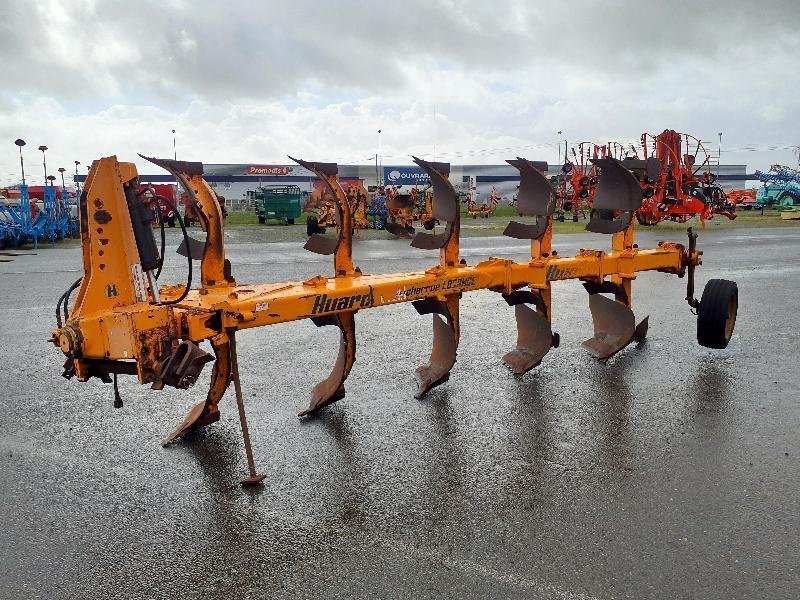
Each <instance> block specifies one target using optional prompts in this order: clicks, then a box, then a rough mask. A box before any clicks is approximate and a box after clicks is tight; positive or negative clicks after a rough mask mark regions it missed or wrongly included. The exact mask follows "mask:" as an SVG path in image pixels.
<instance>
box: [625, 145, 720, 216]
mask: <svg viewBox="0 0 800 600" xmlns="http://www.w3.org/2000/svg"><path fill="white" fill-rule="evenodd" d="M641 147H642V153H643V155H642V158H639V157H638V156H636V157H635V158H626V159H623V160H622V163H623V164H624V166H625V167H626V168H627V169H630V170H631V171H633V172H634V173H635V174H636V176H637V178H638V179H639V182H640V184H641V186H642V194H643V196H644V200H643V201H642V206H641V208H640V209H639V210H638V211H637V212H636V218H637V220H638V221H639V223H640V224H642V225H655V224H656V223H658V222H660V221H663V220H669V221H675V222H678V223H685V222H686V221H688V220H689V219H691V218H692V217H696V216H699V217H700V222H701V223H704V222H705V221H707V220H709V219H711V218H712V217H713V216H714V215H716V214H718V215H723V216H725V217H727V218H728V219H735V218H736V213H735V206H734V205H733V204H732V203H731V202H730V201H729V200H728V198H727V196H726V195H725V191H724V190H723V189H722V188H721V187H719V186H718V185H716V184H715V180H716V175H714V173H712V172H711V170H710V167H711V160H710V156H709V154H708V151H707V150H706V149H705V147H704V146H703V142H701V141H700V140H699V139H697V138H696V137H694V136H692V135H689V134H687V133H679V132H677V131H673V130H671V129H665V130H664V131H663V132H661V133H660V134H658V135H656V136H654V135H651V134H647V133H644V134H642V137H641Z"/></svg>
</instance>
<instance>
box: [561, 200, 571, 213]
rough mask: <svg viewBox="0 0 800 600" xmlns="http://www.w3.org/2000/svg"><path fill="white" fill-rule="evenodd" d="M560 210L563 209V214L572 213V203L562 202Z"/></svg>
mask: <svg viewBox="0 0 800 600" xmlns="http://www.w3.org/2000/svg"><path fill="white" fill-rule="evenodd" d="M561 208H562V209H564V211H565V212H572V202H569V201H567V202H564V205H563V206H562V207H561Z"/></svg>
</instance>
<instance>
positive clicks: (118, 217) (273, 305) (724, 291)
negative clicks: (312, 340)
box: [52, 156, 738, 483]
mask: <svg viewBox="0 0 800 600" xmlns="http://www.w3.org/2000/svg"><path fill="white" fill-rule="evenodd" d="M147 160H149V161H150V162H152V163H154V164H156V165H158V166H161V167H163V168H164V169H166V170H167V171H169V172H170V173H172V174H173V175H174V176H175V177H176V178H177V179H178V181H179V182H180V183H181V184H182V186H183V187H184V188H185V189H186V190H187V191H188V193H189V195H190V197H191V202H192V204H193V205H194V207H195V208H196V212H197V214H198V215H199V218H200V223H201V225H202V228H203V230H205V232H206V239H205V240H204V241H198V240H193V239H191V238H189V237H188V235H187V234H186V231H185V228H183V227H182V229H183V232H184V242H183V244H181V248H180V249H179V252H181V253H182V254H184V255H185V256H187V258H188V267H189V269H190V271H189V272H190V273H191V267H192V263H193V261H195V260H197V261H200V265H199V266H200V286H199V288H197V289H192V287H191V275H190V276H189V278H188V281H187V283H186V285H163V286H159V285H158V282H157V277H156V276H157V274H158V271H159V270H160V266H161V263H162V260H163V247H162V248H161V249H159V247H158V245H157V244H156V242H155V240H154V237H153V233H152V229H151V228H150V225H149V222H150V219H151V215H150V214H149V210H148V208H147V205H146V203H145V201H144V200H143V198H142V196H140V195H139V194H137V187H136V185H137V172H136V168H135V166H134V165H133V164H132V163H120V162H117V159H116V157H114V156H112V157H107V158H102V159H100V160H97V161H95V162H94V164H93V165H92V168H91V171H90V173H89V176H88V179H87V181H86V187H85V189H84V192H83V194H82V196H81V199H80V202H81V211H80V215H81V237H82V247H83V263H84V274H83V277H82V278H81V279H79V280H78V281H76V282H75V284H74V285H73V286H72V287H71V288H70V289H69V290H67V291H66V292H65V293H64V295H63V296H62V297H61V299H60V300H59V302H58V309H57V313H56V315H57V321H58V327H57V329H56V330H55V331H54V332H53V335H52V341H53V343H54V344H55V345H57V346H58V347H59V348H60V349H61V351H62V352H63V353H64V354H65V355H66V357H67V359H66V363H65V366H64V376H65V377H67V378H72V377H73V376H74V377H77V379H78V380H79V381H88V380H89V379H91V378H92V377H97V378H99V379H101V380H102V381H104V382H107V383H110V382H112V381H113V382H114V389H115V405H117V406H121V405H122V401H121V399H120V398H119V395H118V393H117V391H116V380H117V377H118V376H119V375H132V376H135V377H137V378H138V380H139V382H140V383H142V384H151V385H152V388H153V389H162V388H163V387H164V386H172V387H175V388H179V389H186V388H189V387H191V386H192V385H193V384H194V383H195V381H196V380H197V378H198V375H199V374H200V372H201V370H202V369H203V367H204V365H205V364H206V363H209V362H213V370H212V375H211V384H210V388H209V390H208V393H207V395H206V398H205V399H204V400H203V401H202V402H200V403H198V404H197V405H196V406H195V407H194V408H193V409H192V410H191V411H190V412H189V414H188V415H187V417H186V418H185V420H184V421H183V422H182V423H181V424H180V425H179V426H178V428H177V429H176V430H175V431H174V432H173V433H172V434H170V435H169V436H168V437H167V438H166V439H165V440H164V445H167V444H169V443H171V442H173V441H175V440H176V439H178V438H179V437H181V436H182V435H184V434H186V433H188V432H190V431H193V430H197V429H199V428H201V427H204V426H206V425H209V424H210V423H213V422H215V421H217V420H218V419H219V417H220V408H219V403H220V400H221V399H222V397H223V395H224V393H225V391H226V389H227V388H228V386H229V384H230V382H231V381H232V382H233V383H234V388H235V396H236V400H237V404H238V409H239V417H240V420H241V425H242V429H243V433H244V444H245V450H246V453H247V459H248V466H249V469H250V473H249V476H248V477H247V479H245V480H244V481H243V483H256V482H259V481H261V479H263V476H262V475H259V474H258V473H257V472H256V469H255V464H254V461H253V454H252V450H251V446H250V439H249V434H248V430H247V421H246V418H245V411H244V403H243V400H242V391H241V385H240V382H239V372H238V366H237V350H236V333H237V332H238V331H240V330H243V329H251V328H255V327H262V326H265V325H271V324H275V323H281V322H287V321H295V320H300V319H311V320H312V321H313V322H314V324H315V325H317V326H319V327H322V326H333V327H336V328H338V329H339V333H340V335H339V353H338V356H337V359H336V362H335V364H334V366H333V368H332V370H331V372H330V375H329V376H328V377H327V378H326V379H325V380H323V381H321V382H320V383H318V384H317V385H315V386H314V388H313V389H312V391H311V398H310V402H309V404H308V406H307V407H306V408H305V409H303V410H302V412H301V413H300V415H301V416H306V417H310V416H312V415H314V414H316V413H317V412H318V411H320V409H322V408H323V407H325V406H327V405H329V404H331V403H332V402H335V401H337V400H340V399H342V398H343V397H344V396H345V385H344V384H345V380H346V379H347V376H348V374H349V373H350V371H351V369H352V368H353V365H354V363H355V360H356V354H355V351H356V321H357V313H358V312H359V311H361V310H367V309H370V308H374V307H378V306H386V305H390V304H402V303H411V304H412V305H413V307H414V309H415V310H416V311H417V312H418V313H419V314H421V315H431V318H432V326H433V348H432V351H431V354H430V357H429V359H428V361H427V362H426V363H425V364H424V365H422V366H420V367H419V368H418V369H417V370H416V379H417V389H416V397H417V398H421V397H422V396H423V395H425V394H426V393H427V392H428V391H429V390H430V389H432V388H433V387H435V386H438V385H441V384H443V383H444V382H446V381H447V380H448V379H449V377H450V371H451V369H452V368H453V365H454V364H455V362H456V352H457V349H458V343H459V334H460V329H461V322H460V318H459V301H460V298H461V296H462V294H464V293H467V292H472V291H475V290H490V291H492V292H496V293H498V294H501V295H502V296H503V298H504V299H505V301H506V302H507V303H508V305H509V306H511V307H513V312H514V315H515V318H516V325H517V338H516V343H514V342H513V341H511V340H509V341H508V344H509V345H510V346H511V347H512V348H511V350H510V351H509V352H507V353H506V354H505V356H504V357H503V362H504V363H505V364H506V365H507V366H508V367H510V369H511V371H512V372H513V373H514V374H515V375H522V374H524V373H526V372H528V371H529V370H531V369H532V368H534V367H536V366H537V365H538V364H540V363H541V361H542V360H543V359H544V358H545V355H547V353H548V352H549V350H550V348H553V347H557V346H558V345H559V336H558V334H557V333H555V332H553V329H552V325H551V317H552V312H553V306H552V303H551V289H552V286H553V283H554V282H556V281H564V280H580V281H582V282H583V285H584V287H585V289H586V291H587V293H588V303H589V309H590V311H591V315H592V319H593V322H594V335H592V336H591V337H590V338H589V339H588V340H586V341H585V342H583V345H584V346H585V347H586V348H587V349H588V351H589V352H590V353H591V354H592V355H594V356H595V357H597V358H598V359H600V360H602V361H605V360H606V359H608V358H610V357H611V356H613V355H614V354H616V353H617V352H619V351H620V350H622V349H623V348H625V347H626V346H627V345H628V344H630V343H631V342H633V341H635V340H639V339H642V338H643V337H644V336H645V335H646V333H647V318H645V319H643V320H642V321H640V322H639V323H638V324H637V323H636V320H635V318H634V313H633V310H632V299H633V296H632V293H631V292H632V290H631V287H632V285H631V284H632V282H633V280H634V279H635V278H636V274H637V273H639V272H641V271H660V272H663V273H670V274H673V275H677V276H678V277H683V276H684V275H685V276H686V277H687V293H686V300H687V301H688V303H689V306H690V307H691V308H692V309H694V310H696V311H697V314H698V322H697V338H698V341H699V342H700V344H702V345H704V346H707V347H711V348H724V347H725V346H727V344H728V341H729V340H730V338H731V335H732V333H733V327H734V324H735V320H736V310H737V302H738V296H737V293H738V292H737V287H736V284H735V283H734V282H731V281H726V280H722V279H716V280H711V281H709V282H708V284H707V286H706V289H705V291H704V293H703V296H702V299H700V300H698V299H696V298H695V297H694V273H695V268H696V267H697V266H698V265H700V264H701V255H702V253H701V252H700V251H698V250H697V249H696V246H695V240H696V235H695V234H694V233H692V232H691V230H689V240H688V244H687V245H683V244H679V243H671V242H661V243H659V244H658V245H657V246H656V247H655V248H652V249H641V248H639V247H638V245H636V244H635V243H634V225H635V222H636V220H635V218H634V213H635V211H636V210H637V209H638V208H639V206H640V205H641V202H642V193H641V187H640V185H639V181H638V180H637V178H636V177H635V176H634V175H633V174H632V173H631V172H630V171H629V170H628V169H626V168H625V167H624V166H622V164H621V163H620V162H619V161H617V160H615V159H613V158H605V159H601V160H598V161H597V162H596V166H597V168H598V184H597V190H596V193H595V198H594V205H595V209H596V210H595V211H594V213H593V215H592V217H591V220H590V221H589V224H588V226H587V228H588V229H589V231H593V232H596V233H598V234H609V235H610V236H611V239H610V248H608V249H607V250H589V249H584V250H581V251H580V252H578V254H576V255H575V256H569V257H567V256H564V257H562V256H560V255H559V254H558V253H557V252H556V251H555V250H554V249H553V248H552V245H551V242H552V232H553V230H552V227H553V211H554V206H555V201H556V193H555V190H554V188H553V187H552V185H551V184H550V183H549V181H548V180H547V179H546V178H545V177H544V175H543V173H542V171H540V170H539V169H537V168H536V166H535V164H534V163H532V162H530V161H528V160H525V159H522V158H517V159H515V160H510V161H508V162H509V163H510V164H511V165H513V166H514V167H515V168H517V169H518V170H519V172H520V176H521V180H520V188H519V193H518V199H517V209H518V212H519V214H520V215H522V216H523V217H526V219H524V222H523V221H513V222H511V223H510V224H509V225H508V227H507V228H506V230H505V235H507V236H510V237H512V238H516V239H519V240H525V241H526V242H528V243H529V244H530V249H531V256H530V259H529V260H524V261H521V262H517V261H514V260H509V259H506V258H501V257H492V258H489V259H488V260H485V261H483V262H480V263H478V264H474V265H469V264H467V262H466V261H465V260H464V259H462V258H461V257H460V256H459V225H460V214H459V202H458V198H457V195H456V192H455V190H454V188H453V186H452V185H451V184H450V181H449V180H448V178H447V173H448V172H449V165H447V164H444V163H436V162H427V161H424V160H420V159H417V158H415V159H414V161H415V162H416V164H417V165H419V166H420V167H421V168H422V169H424V170H425V171H426V172H427V173H428V175H429V176H430V178H431V181H432V185H433V200H432V207H431V210H432V215H431V216H432V218H434V219H436V220H437V221H439V223H441V224H442V225H443V226H442V227H441V228H435V229H434V230H433V231H432V232H418V233H416V234H415V235H414V237H413V239H412V241H411V246H412V247H414V248H418V249H420V250H423V251H425V250H427V251H431V252H434V251H438V255H439V260H438V262H437V263H436V264H434V265H432V266H431V267H430V268H428V269H426V270H422V271H418V272H411V273H394V274H377V275H368V274H366V273H362V272H361V270H360V269H359V268H358V267H357V266H356V265H355V264H354V263H353V257H352V252H351V250H352V235H353V228H352V223H351V220H352V214H351V211H350V210H349V204H348V197H347V194H346V193H345V191H344V190H343V189H342V186H341V185H340V184H339V181H338V179H337V165H336V164H334V163H316V162H306V161H303V160H295V159H292V160H295V162H297V163H298V164H300V165H301V166H303V167H305V168H307V169H309V170H311V171H313V172H314V173H315V174H317V176H318V177H319V178H320V179H321V180H323V181H324V182H325V184H326V187H327V190H328V191H329V193H330V195H331V196H332V197H333V198H334V200H335V206H334V209H335V212H336V220H337V221H338V224H339V227H337V228H336V235H335V236H334V237H330V236H328V237H326V236H322V235H318V234H314V235H312V236H311V237H310V238H309V240H308V242H307V244H306V249H308V250H310V251H312V252H315V253H318V254H324V255H329V256H331V257H332V259H333V274H332V275H329V276H326V275H317V276H315V277H312V278H310V279H308V280H306V281H295V282H282V283H241V282H237V281H236V280H235V277H234V276H235V272H234V270H233V268H232V266H231V264H230V262H229V261H228V260H227V259H226V258H225V246H224V243H223V236H224V231H223V221H222V215H221V211H220V207H219V204H218V203H217V201H216V197H215V194H214V191H213V190H212V188H211V187H210V186H209V185H208V184H207V183H206V182H205V180H204V179H203V165H202V163H191V162H178V161H174V160H162V159H155V158H148V159H147ZM598 239H600V240H602V238H598ZM75 289H77V296H76V298H75V301H74V304H73V305H72V306H71V307H70V295H71V293H72V292H73V291H74V290H75ZM398 310H399V308H398ZM205 341H208V342H210V345H211V352H212V353H209V352H206V351H205V350H203V349H201V348H200V346H199V344H201V343H202V342H205Z"/></svg>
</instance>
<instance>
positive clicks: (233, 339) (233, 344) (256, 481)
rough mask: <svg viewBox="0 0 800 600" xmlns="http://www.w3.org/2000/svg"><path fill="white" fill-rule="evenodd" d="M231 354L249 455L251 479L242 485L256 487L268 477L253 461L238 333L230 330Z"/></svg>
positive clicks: (232, 377)
mask: <svg viewBox="0 0 800 600" xmlns="http://www.w3.org/2000/svg"><path fill="white" fill-rule="evenodd" d="M228 335H229V336H230V341H229V342H228V343H229V345H230V352H231V379H233V388H234V390H235V391H236V406H237V407H238V408H239V423H240V424H241V426H242V438H243V439H244V451H245V454H246V455H247V468H248V469H249V470H250V477H247V478H246V479H242V481H241V483H242V485H256V484H259V483H261V482H262V481H263V480H264V478H265V477H266V475H259V474H257V473H256V463H255V460H253V448H252V446H251V445H250V430H249V428H248V427H247V415H246V414H245V412H244V399H243V398H242V384H241V381H240V380H239V358H238V356H237V354H236V333H235V332H234V330H232V329H231V330H229V333H228Z"/></svg>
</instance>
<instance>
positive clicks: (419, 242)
mask: <svg viewBox="0 0 800 600" xmlns="http://www.w3.org/2000/svg"><path fill="white" fill-rule="evenodd" d="M412 160H413V161H414V162H415V163H416V164H417V165H418V166H419V167H421V168H422V169H423V170H424V171H425V172H426V173H427V174H428V176H429V177H430V178H431V183H432V185H433V203H432V213H433V214H432V216H433V218H434V219H437V220H439V221H444V222H446V223H447V225H446V226H445V230H444V233H441V234H430V233H424V232H419V233H417V234H416V235H415V236H414V239H413V240H412V241H411V246H412V247H414V248H421V249H423V250H434V249H436V248H440V249H441V250H442V254H443V256H444V255H446V256H447V257H448V259H447V261H446V262H450V263H451V264H454V263H452V260H451V259H452V257H453V247H452V244H451V243H450V241H451V240H452V238H453V236H454V235H455V237H456V238H457V237H458V234H459V229H460V213H459V210H458V197H457V195H456V191H455V189H453V186H452V185H451V184H450V180H449V179H448V178H447V176H448V175H449V173H450V165H449V164H447V163H437V162H428V161H426V160H422V159H421V158H417V157H416V156H413V157H412ZM456 246H457V240H456ZM455 254H456V259H457V256H458V250H457V247H456V252H455Z"/></svg>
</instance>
